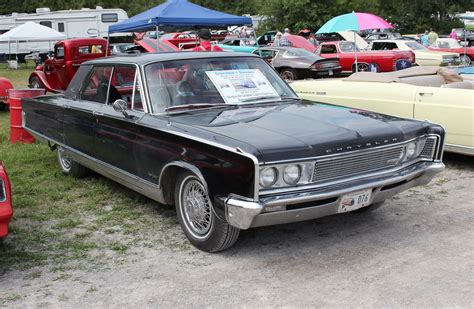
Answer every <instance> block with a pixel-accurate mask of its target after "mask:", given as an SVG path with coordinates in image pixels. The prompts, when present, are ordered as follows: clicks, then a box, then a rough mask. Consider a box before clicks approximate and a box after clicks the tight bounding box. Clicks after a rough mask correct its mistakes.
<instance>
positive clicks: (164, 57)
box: [84, 51, 259, 65]
mask: <svg viewBox="0 0 474 309" xmlns="http://www.w3.org/2000/svg"><path fill="white" fill-rule="evenodd" d="M223 57H254V58H259V57H258V56H257V55H253V54H251V53H238V52H180V51H176V52H164V53H143V54H129V55H117V56H111V57H104V58H98V59H94V60H90V61H87V62H84V64H89V65H90V64H101V63H103V64H105V63H132V64H138V65H144V64H148V63H151V62H160V61H171V60H189V59H208V58H223Z"/></svg>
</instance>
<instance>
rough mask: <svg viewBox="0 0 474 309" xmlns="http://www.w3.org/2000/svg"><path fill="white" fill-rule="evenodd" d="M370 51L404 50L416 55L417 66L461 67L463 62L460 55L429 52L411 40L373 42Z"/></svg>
mask: <svg viewBox="0 0 474 309" xmlns="http://www.w3.org/2000/svg"><path fill="white" fill-rule="evenodd" d="M369 49H370V50H374V51H385V50H402V51H412V52H413V53H415V57H416V64H418V65H424V66H450V65H459V64H460V63H461V60H460V58H459V54H457V53H450V52H435V51H432V50H429V49H428V48H426V47H425V46H423V45H421V44H420V43H418V42H415V41H411V40H380V41H373V42H371V43H370V46H369Z"/></svg>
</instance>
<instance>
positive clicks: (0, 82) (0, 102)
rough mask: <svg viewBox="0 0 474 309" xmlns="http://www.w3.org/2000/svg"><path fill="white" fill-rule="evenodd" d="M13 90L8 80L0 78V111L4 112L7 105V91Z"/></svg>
mask: <svg viewBox="0 0 474 309" xmlns="http://www.w3.org/2000/svg"><path fill="white" fill-rule="evenodd" d="M9 89H13V85H12V83H11V82H10V80H9V79H7V78H5V77H0V111H3V110H5V108H6V107H7V105H8V90H9Z"/></svg>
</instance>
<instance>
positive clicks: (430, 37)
mask: <svg viewBox="0 0 474 309" xmlns="http://www.w3.org/2000/svg"><path fill="white" fill-rule="evenodd" d="M437 39H438V34H437V33H436V32H435V31H434V30H433V28H431V29H430V33H428V43H429V44H430V46H431V45H433V44H434V42H436V40H437Z"/></svg>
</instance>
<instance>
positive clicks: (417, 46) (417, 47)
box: [405, 42, 426, 50]
mask: <svg viewBox="0 0 474 309" xmlns="http://www.w3.org/2000/svg"><path fill="white" fill-rule="evenodd" d="M405 44H406V45H407V46H408V47H410V48H411V49H412V50H424V49H426V47H424V46H423V45H421V44H420V43H418V42H407V43H405Z"/></svg>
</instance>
